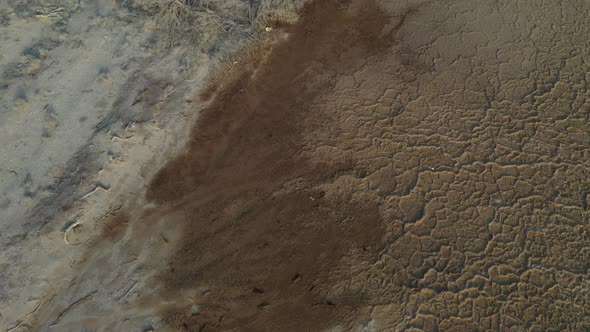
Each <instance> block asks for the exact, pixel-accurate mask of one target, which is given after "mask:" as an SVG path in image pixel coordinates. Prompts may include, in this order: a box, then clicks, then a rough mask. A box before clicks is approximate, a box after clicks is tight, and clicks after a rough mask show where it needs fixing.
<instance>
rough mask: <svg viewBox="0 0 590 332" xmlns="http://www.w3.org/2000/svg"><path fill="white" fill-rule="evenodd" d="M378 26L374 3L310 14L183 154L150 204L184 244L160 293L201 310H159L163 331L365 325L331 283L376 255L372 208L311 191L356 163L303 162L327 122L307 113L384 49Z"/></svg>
mask: <svg viewBox="0 0 590 332" xmlns="http://www.w3.org/2000/svg"><path fill="white" fill-rule="evenodd" d="M388 23H389V19H388V17H386V16H385V15H384V14H383V13H382V12H381V10H380V9H379V8H378V6H377V5H376V4H375V3H373V2H371V1H363V2H359V3H356V2H355V3H353V4H348V5H343V4H341V3H338V2H336V1H317V2H313V3H311V4H309V5H307V6H305V7H304V8H303V10H302V12H301V20H300V21H299V23H297V24H296V25H294V26H291V27H289V28H288V33H289V38H288V39H287V40H286V41H284V42H281V43H279V44H278V45H276V46H275V47H274V49H273V51H272V52H271V53H270V55H268V59H267V61H266V62H265V63H264V64H262V65H261V66H260V67H258V68H256V71H255V73H254V72H253V71H244V72H242V73H241V75H240V76H239V79H237V80H235V81H234V82H232V83H231V84H227V85H226V88H225V89H224V90H223V91H220V92H218V95H217V96H216V98H215V99H214V100H213V101H212V104H211V106H210V107H209V108H208V109H206V110H205V111H203V112H202V113H201V115H200V118H199V120H198V123H197V124H196V126H195V128H194V130H193V134H192V137H191V140H190V142H189V144H188V146H187V149H186V151H185V152H184V153H182V154H181V155H180V156H179V157H178V158H176V159H175V160H172V161H170V162H169V163H168V164H167V165H166V166H165V167H164V168H163V169H162V170H161V171H160V172H159V173H158V174H157V176H156V177H155V179H154V180H153V182H152V183H151V186H150V187H149V190H148V194H147V197H148V199H149V200H151V201H154V202H157V203H160V204H162V205H163V206H166V207H167V208H171V209H173V210H175V215H180V216H181V217H178V220H174V221H171V225H170V227H181V228H182V229H183V233H184V238H183V239H182V241H181V244H180V246H179V250H178V252H177V253H176V254H175V255H174V256H173V259H172V260H171V261H170V263H169V264H168V268H167V270H166V271H163V272H162V273H161V274H160V275H159V277H158V278H157V280H158V283H159V284H160V285H159V286H158V287H160V288H161V289H163V290H164V295H163V296H164V298H166V299H169V300H172V301H173V299H174V297H176V296H189V297H190V298H194V299H195V301H196V302H195V303H198V304H195V308H193V309H191V308H176V307H174V306H171V307H170V306H169V307H168V308H166V310H164V314H163V315H164V316H165V319H166V320H167V321H168V323H170V324H172V325H173V326H175V327H177V328H179V329H184V330H189V331H201V330H226V329H243V330H253V331H262V330H266V331H286V330H289V331H296V330H318V329H324V328H330V327H333V326H338V325H340V326H342V327H346V326H350V325H349V324H351V322H356V321H359V320H362V319H366V318H367V317H368V313H369V308H368V307H367V301H366V296H365V295H364V294H362V293H358V292H357V293H347V292H338V291H334V290H333V289H332V288H333V287H335V285H337V284H338V282H340V281H342V280H340V279H342V278H346V274H347V273H344V274H343V273H339V274H333V273H331V272H332V271H333V270H334V269H336V268H337V267H338V266H339V264H340V263H341V261H342V260H343V259H345V258H346V257H348V256H350V255H353V254H354V255H355V257H363V256H367V257H368V255H369V254H370V253H371V252H373V253H374V252H375V251H376V250H378V249H379V248H380V246H381V244H380V242H381V235H382V230H381V225H380V216H379V210H378V207H377V204H375V203H374V202H371V201H370V200H367V201H365V202H362V203H361V202H358V201H355V202H353V201H351V200H350V199H349V198H344V197H340V198H337V199H335V198H327V196H324V192H322V191H321V190H320V189H319V186H321V185H322V184H324V183H326V182H330V181H331V179H333V177H334V175H335V174H339V173H341V172H343V171H346V170H347V169H348V170H350V169H351V168H352V167H354V164H355V162H354V161H350V162H345V163H342V162H333V161H331V160H309V159H308V157H306V155H305V153H304V151H303V149H304V146H306V142H307V136H308V135H314V133H315V132H318V131H321V130H326V128H327V127H326V121H328V120H329V117H330V114H325V112H323V111H320V108H317V107H314V105H315V104H316V103H317V102H318V100H319V98H320V97H321V96H322V95H323V94H325V93H330V92H331V91H332V88H333V87H334V84H335V83H336V81H337V78H338V77H339V76H340V75H342V74H348V73H353V72H355V71H356V70H358V68H360V67H362V66H363V65H364V63H365V62H366V61H368V60H369V59H370V58H371V56H373V55H376V54H378V53H381V52H383V51H384V50H386V48H387V46H388V45H389V41H390V40H392V37H391V33H392V32H393V31H392V28H391V27H390V28H389V29H388V28H387V27H388ZM392 27H393V26H392ZM308 148H309V146H308ZM331 197H336V196H331ZM179 212H180V213H179ZM253 290H256V291H253Z"/></svg>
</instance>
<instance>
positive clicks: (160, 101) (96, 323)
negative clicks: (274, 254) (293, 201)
mask: <svg viewBox="0 0 590 332" xmlns="http://www.w3.org/2000/svg"><path fill="white" fill-rule="evenodd" d="M16 2H18V1H15V3H16ZM97 4H99V5H97ZM380 4H381V7H382V8H384V11H385V12H387V13H389V14H390V15H391V17H393V18H392V23H391V24H392V25H393V26H396V24H399V22H400V21H402V19H400V17H403V24H401V25H400V27H401V28H400V27H398V28H399V31H398V32H397V33H396V35H395V36H396V38H397V40H398V41H399V43H397V44H394V46H392V47H391V48H390V49H388V52H389V53H388V54H391V55H392V56H390V57H388V56H383V57H381V58H379V57H376V58H374V59H371V61H370V62H368V63H367V64H366V65H365V66H362V68H359V70H358V71H355V72H354V73H352V74H350V75H349V76H343V77H340V76H338V78H337V79H338V80H337V83H335V84H334V89H333V90H332V91H331V92H330V93H325V94H323V95H322V100H321V102H318V103H317V109H321V110H323V109H326V110H328V111H325V112H326V114H330V115H331V116H333V119H336V120H334V121H333V122H332V123H330V128H331V129H333V130H334V132H336V133H345V135H341V134H338V135H336V134H334V132H332V131H330V130H326V132H325V133H320V134H319V135H317V136H313V137H314V138H312V139H310V141H309V142H308V144H309V146H310V147H312V148H313V149H312V148H310V149H309V151H313V153H311V154H312V155H313V156H312V157H313V158H316V160H339V159H344V158H345V157H346V158H354V159H355V160H357V164H356V165H355V169H354V170H352V171H351V172H350V173H349V174H348V173H347V174H339V175H338V176H337V177H334V179H333V181H332V182H331V183H326V184H325V185H324V186H323V187H322V186H320V188H322V189H324V190H326V191H327V195H326V197H327V199H331V198H334V197H337V196H338V197H339V195H350V196H351V197H353V199H359V200H365V199H367V200H370V201H374V202H375V204H376V205H378V206H379V207H380V211H379V213H380V217H381V218H382V220H383V223H384V226H383V227H384V234H383V238H384V240H383V241H384V247H383V250H381V251H380V252H379V253H377V254H375V256H374V257H373V256H371V257H370V259H366V261H365V260H362V259H361V258H362V257H361V256H359V257H361V258H359V259H358V261H347V262H345V263H343V265H342V271H336V272H338V273H340V274H342V275H344V276H345V277H346V278H344V277H343V278H342V279H340V280H339V279H337V277H334V278H335V279H334V280H335V281H334V283H333V284H332V285H331V288H330V287H328V288H330V289H329V291H327V292H328V294H330V295H333V296H334V298H337V296H336V295H334V294H340V293H339V292H342V293H344V294H345V295H346V292H347V291H351V292H352V291H362V292H363V294H366V295H367V297H368V298H369V300H368V303H369V304H367V305H366V307H363V308H361V309H359V311H363V310H365V309H366V310H365V311H366V312H365V313H366V317H365V319H364V320H362V321H347V322H343V323H342V324H341V325H338V324H335V325H334V329H333V330H348V329H356V330H367V331H391V330H408V329H414V330H415V331H420V330H423V331H436V330H442V331H445V330H453V331H471V330H472V331H479V330H507V331H508V330H513V331H525V330H529V331H543V330H554V331H558V330H570V331H582V330H584V329H586V328H588V327H590V322H589V319H588V317H590V303H589V302H588V301H589V300H588V299H589V297H588V294H589V292H590V291H589V289H590V287H589V281H588V278H587V275H588V267H589V264H588V262H589V261H590V249H589V248H590V239H589V235H588V234H590V233H589V219H588V216H589V209H588V205H589V204H590V194H589V192H590V182H589V180H588V174H589V169H590V164H589V155H588V153H589V152H588V151H589V148H590V129H589V127H588V116H589V113H590V102H588V98H590V90H589V89H590V87H589V86H588V81H589V80H590V77H589V74H588V73H589V64H590V59H589V58H588V54H590V38H589V37H588V36H589V33H590V31H589V30H588V29H589V26H590V22H589V19H588V18H589V17H590V6H589V5H588V3H587V2H585V1H574V0H571V1H554V0H547V1H497V2H487V1H475V2H473V1H462V0H457V1H444V2H441V3H434V2H426V1H418V2H411V1H409V2H406V1H399V2H396V1H381V2H380ZM417 4H422V6H420V10H418V11H410V13H411V14H408V15H407V18H406V17H405V16H401V15H399V13H407V12H408V8H413V7H414V6H415V5H417ZM3 5H4V3H3ZM11 8H12V7H11ZM128 10H129V9H125V8H114V7H111V6H110V2H108V1H103V2H93V1H88V2H82V4H81V5H80V6H78V7H75V8H73V9H72V12H71V13H70V14H68V15H66V16H67V19H65V20H64V21H63V24H61V23H60V24H57V23H58V22H59V20H61V19H60V18H59V17H60V15H63V14H61V13H62V12H61V11H59V10H58V11H56V12H53V14H51V11H50V12H45V14H51V15H49V16H50V17H44V16H42V17H35V16H34V15H35V11H34V10H32V11H30V12H24V13H22V14H17V13H12V14H11V13H10V10H8V11H9V13H8V14H7V15H8V17H10V22H9V23H8V25H4V26H0V38H1V39H2V40H0V42H1V43H0V50H1V55H2V57H1V58H0V62H1V63H0V66H1V68H2V70H3V71H2V73H3V74H2V75H3V76H2V77H1V79H0V84H5V85H3V88H2V90H1V92H0V93H1V95H0V96H1V98H2V100H1V104H0V142H1V143H2V144H1V146H0V154H1V158H0V208H1V210H0V223H1V225H2V229H1V231H0V232H1V233H0V246H1V248H2V252H1V254H0V280H1V282H0V330H2V331H3V330H14V331H27V330H36V329H40V330H52V331H78V330H80V329H88V330H106V331H142V330H143V331H149V330H151V329H156V330H158V329H160V328H161V329H163V330H166V328H167V326H166V324H164V323H163V322H162V319H163V318H164V317H161V316H160V315H159V312H160V311H159V309H160V308H161V307H166V306H167V305H169V304H170V305H171V306H172V307H174V308H177V309H178V310H179V312H182V314H183V315H186V317H189V318H190V317H193V316H195V315H196V314H197V313H199V312H200V310H201V309H202V308H203V307H206V306H207V305H211V303H210V302H207V301H212V300H210V299H207V298H206V297H205V296H202V297H200V298H199V297H198V294H205V293H206V292H207V290H208V289H207V287H209V286H210V285H213V284H214V283H215V280H204V281H202V282H200V283H196V284H195V286H194V287H195V289H189V290H181V295H182V296H177V297H176V298H174V300H173V301H172V302H171V303H167V302H166V301H164V300H162V301H161V302H142V301H141V299H145V298H149V297H150V295H151V294H152V293H155V292H156V291H157V289H153V288H152V287H153V285H154V283H153V280H154V279H153V277H154V275H155V274H156V273H157V271H158V270H160V269H162V268H163V267H164V266H165V264H166V260H167V259H168V258H169V256H170V255H171V254H174V252H175V250H176V249H178V248H176V247H174V245H173V244H174V243H175V240H177V239H180V238H181V236H182V234H180V230H181V229H180V228H175V227H170V225H168V224H167V223H166V222H167V221H170V220H175V218H176V219H178V220H180V218H177V217H178V216H175V215H174V213H173V212H170V211H160V210H155V211H158V212H157V213H159V214H157V215H155V216H154V215H151V218H150V219H149V220H150V221H152V222H153V223H154V224H153V225H150V227H149V228H145V227H144V228H142V227H141V226H137V225H140V223H138V221H141V220H142V219H141V216H142V215H141V213H139V212H138V213H137V214H136V215H134V216H133V220H134V222H135V225H136V226H131V227H130V230H128V232H127V233H126V234H125V237H123V239H118V241H116V243H115V244H108V245H105V244H100V243H99V244H98V245H96V244H93V242H92V241H91V239H92V238H93V236H94V235H95V234H96V232H97V229H98V224H97V222H99V221H101V220H102V217H103V216H104V215H105V214H108V213H109V212H113V211H114V212H116V211H118V209H120V208H134V207H136V206H138V205H143V204H144V203H145V202H144V201H143V193H144V189H145V186H146V184H147V182H148V181H149V179H150V178H151V176H152V175H153V174H154V172H155V171H156V170H157V169H158V168H159V167H160V166H161V165H162V162H163V161H164V160H166V159H168V158H170V156H172V155H174V153H175V152H177V151H178V149H180V148H181V147H182V145H183V142H184V141H185V139H186V137H187V131H188V129H189V127H190V125H191V124H192V122H193V121H194V120H195V119H196V117H197V116H198V112H199V110H201V108H202V107H203V106H205V105H204V104H203V105H202V104H199V103H198V102H197V101H196V100H195V98H193V97H194V96H195V92H196V91H197V90H199V88H201V87H202V84H203V82H204V78H205V77H206V74H207V72H208V68H209V63H208V62H207V59H208V58H207V57H206V56H201V57H198V56H197V57H195V56H194V55H191V56H189V55H187V53H186V50H184V49H183V48H175V47H171V48H170V49H169V50H167V51H156V50H155V44H156V43H155V42H154V41H153V40H152V39H151V36H152V35H151V31H153V29H154V24H153V22H151V21H150V20H149V19H146V18H145V17H143V16H142V15H139V14H137V13H136V14H133V12H132V11H131V12H128ZM117 13H118V14H117ZM396 14H397V16H396ZM19 15H20V16H19ZM55 15H57V16H55ZM54 16H55V17H54ZM89 17H93V18H92V19H90V18H89ZM125 17H127V18H128V19H125ZM115 22H116V24H115ZM56 24H57V25H56ZM115 25H116V26H117V29H113V26H115ZM64 27H65V28H64ZM60 29H66V31H67V33H64V32H61V31H62V30H60ZM38 41H46V44H43V45H42V46H39V47H38V48H41V50H39V52H38V53H37V52H36V51H34V50H30V51H28V49H29V48H31V47H33V46H35V45H37V44H36V43H38ZM49 41H52V42H51V43H50V42H49ZM23 54H25V55H23ZM195 59H196V60H195ZM194 61H197V62H198V65H196V66H189V65H187V63H191V62H194ZM189 68H191V70H190V74H189V75H187V71H188V69H189ZM320 81H321V80H320ZM318 84H319V85H321V82H320V83H318ZM330 112H333V113H330ZM530 119H533V120H531V121H529V120H530ZM322 135H325V136H322ZM330 135H334V136H333V137H332V136H330ZM325 137H329V138H331V139H332V140H331V141H330V142H331V143H330V144H324V143H323V142H324V141H322V139H323V138H325ZM318 142H319V143H318ZM316 143H317V145H314V144H316ZM342 192H345V193H344V194H342ZM355 197H356V198H355ZM359 197H360V198H359ZM153 208H154V206H153V205H146V206H144V208H143V209H139V210H136V211H140V212H145V211H148V212H149V211H152V209H153ZM146 229H148V230H149V232H148V233H146V232H145V230H146ZM140 230H142V231H140ZM138 239H140V240H141V241H138ZM89 240H90V241H89ZM212 242H215V241H212ZM92 245H96V246H95V247H93V250H87V248H88V247H90V246H92ZM238 249H241V248H238ZM228 256H231V255H229V254H228ZM347 264H348V265H347ZM72 267H76V269H73V268H72ZM205 268H206V267H204V269H205ZM347 268H348V269H347ZM350 271H354V273H353V274H350ZM198 287H201V288H198ZM249 290H250V292H251V289H249ZM222 291H223V290H222ZM195 294H197V295H195ZM236 294H237V295H236ZM236 294H234V295H232V296H234V297H231V296H229V297H227V298H226V297H222V300H227V301H228V303H230V304H228V306H229V305H234V304H235V303H238V304H236V308H237V309H238V310H235V311H232V310H229V313H228V312H226V311H223V310H220V313H219V315H221V316H230V319H231V315H232V314H234V312H236V311H239V310H242V307H240V306H239V303H240V301H241V300H242V299H243V298H244V297H245V296H250V295H244V294H241V293H239V294H238V292H237V291H236ZM281 294H282V293H280V291H279V293H278V295H279V296H280V295H281ZM185 295H186V296H185ZM215 296H216V295H215V294H214V295H211V297H213V298H214V297H215ZM223 296H225V295H223ZM228 298H229V300H228ZM336 302H337V301H336ZM335 306H336V307H338V303H336V305H335ZM212 310H214V309H212ZM224 310H225V309H224ZM265 310H267V311H266V312H271V313H272V310H273V306H272V305H270V306H269V308H267V309H265ZM295 314H296V313H295ZM214 317H215V316H214ZM257 317H258V316H254V318H252V321H254V322H257V321H256V319H258V318H257ZM204 319H205V320H206V319H208V318H207V317H205V318H204ZM264 319H265V318H264V317H263V318H261V319H260V320H261V321H263V322H264ZM32 322H35V323H36V324H38V325H35V326H36V327H35V328H32V327H31V326H33V325H31V324H32ZM197 323H201V322H200V321H197ZM220 324H221V323H220ZM168 328H169V329H171V328H170V327H168Z"/></svg>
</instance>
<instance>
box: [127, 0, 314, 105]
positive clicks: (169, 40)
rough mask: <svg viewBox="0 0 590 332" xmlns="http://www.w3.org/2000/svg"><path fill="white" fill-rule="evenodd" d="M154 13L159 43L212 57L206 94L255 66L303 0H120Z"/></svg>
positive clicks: (292, 17)
mask: <svg viewBox="0 0 590 332" xmlns="http://www.w3.org/2000/svg"><path fill="white" fill-rule="evenodd" d="M125 1H127V2H128V3H131V2H132V3H133V6H134V7H142V8H144V10H143V11H144V12H146V13H147V12H151V13H153V16H154V19H155V21H156V26H157V29H159V30H160V31H163V32H164V36H166V38H162V39H161V41H162V42H163V43H164V44H163V45H162V46H164V47H172V46H185V47H189V48H191V47H192V48H195V49H196V50H197V53H200V54H206V55H207V56H208V58H209V59H210V60H212V62H213V71H212V73H211V74H210V76H209V84H208V85H207V88H206V89H205V91H203V93H202V96H203V97H204V98H207V97H209V96H211V94H212V93H213V92H214V91H216V89H217V87H219V86H221V85H222V84H223V83H224V82H225V83H227V82H231V81H232V80H234V79H235V78H236V77H239V76H240V75H243V73H245V72H252V73H253V72H254V71H255V68H256V67H257V66H258V65H259V64H260V63H261V62H262V61H264V59H265V58H266V55H267V54H268V52H269V51H270V49H271V44H272V43H273V42H274V41H276V39H277V38H279V37H278V36H280V32H277V30H280V28H283V27H286V26H288V25H291V24H293V23H295V22H296V21H297V17H298V11H299V9H300V8H301V7H302V5H303V3H304V2H305V1H307V0H249V1H244V0H125Z"/></svg>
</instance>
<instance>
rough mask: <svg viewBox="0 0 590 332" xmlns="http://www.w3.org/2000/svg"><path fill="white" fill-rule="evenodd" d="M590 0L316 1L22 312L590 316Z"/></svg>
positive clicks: (40, 323) (297, 318)
mask: <svg viewBox="0 0 590 332" xmlns="http://www.w3.org/2000/svg"><path fill="white" fill-rule="evenodd" d="M588 17H590V5H589V4H588V3H587V2H583V1H561V2H558V1H535V2H527V1H516V2H507V1H506V2H503V1H497V2H489V1H462V0H456V1H442V2H431V1H412V2H404V1H381V2H371V1H358V2H357V1H353V2H352V3H350V4H341V3H336V2H332V1H316V2H314V3H312V4H308V5H307V6H305V7H304V9H303V10H302V12H301V18H300V21H299V22H298V23H297V24H295V25H293V26H288V27H285V28H280V29H275V30H274V31H273V32H272V33H274V34H276V35H277V38H278V39H283V40H282V41H280V42H278V43H276V44H274V45H273V46H272V51H271V52H270V54H264V56H265V58H264V59H263V60H262V61H260V62H259V63H258V66H256V67H255V68H251V67H243V69H242V70H239V69H238V70H237V72H236V73H235V75H232V76H230V77H231V78H233V79H231V80H228V81H226V82H223V84H222V85H220V86H218V87H217V89H213V88H215V87H213V88H212V89H211V91H213V93H212V97H211V99H210V100H209V101H208V106H207V107H206V108H205V109H204V110H203V111H201V113H200V115H199V118H198V120H197V122H196V124H195V126H194V128H193V130H192V134H191V135H190V136H189V138H188V143H187V145H186V147H185V148H184V150H183V151H181V152H180V153H179V155H178V156H176V157H175V158H173V159H171V160H169V161H168V162H167V163H166V165H165V166H164V167H163V168H162V169H160V170H159V171H157V172H156V173H155V176H154V177H153V178H152V180H151V182H150V184H149V187H148V188H147V190H146V193H145V195H144V196H137V197H135V198H130V197H127V198H125V199H123V198H121V201H120V209H113V210H112V211H111V212H110V214H109V215H108V216H107V217H106V218H105V219H104V221H103V222H102V224H101V230H102V233H101V236H96V235H95V236H93V237H92V238H91V240H90V241H89V242H88V243H87V244H86V245H85V246H84V248H83V250H81V251H80V252H81V254H80V255H79V257H77V258H76V261H75V262H73V264H72V271H71V272H69V275H70V276H71V277H69V278H67V277H66V278H65V279H64V281H62V282H61V283H59V284H56V287H55V289H54V290H52V291H51V293H50V294H47V297H46V299H47V300H44V301H42V303H40V304H39V308H34V309H35V310H34V313H33V314H32V315H30V316H29V317H28V318H27V320H26V322H23V323H22V324H21V326H20V327H18V329H21V330H27V329H30V330H54V331H70V330H80V329H86V330H108V331H133V330H140V331H141V330H143V331H150V330H162V331H174V330H181V331H182V330H186V331H219V330H246V331H298V330H301V331H321V330H333V331H341V330H342V331H348V330H366V331H392V330H394V331H395V330H412V329H414V330H416V331H419V330H424V331H437V330H438V331H484V330H491V331H564V330H566V331H585V330H589V329H590V312H589V311H590V303H589V302H590V294H589V293H590V288H589V286H590V284H589V283H590V280H589V278H588V266H589V264H590V233H589V231H590V225H589V205H590V180H589V177H588V175H589V172H590V159H589V158H590V125H589V120H590V119H589V117H590V99H589V98H590V86H589V85H588V82H589V81H590V70H589V69H590V68H589V67H590V66H589V63H590V59H589V56H590V37H589V36H590V24H588V23H589V22H588V20H589V19H588ZM283 35H284V36H283ZM261 56H262V55H261Z"/></svg>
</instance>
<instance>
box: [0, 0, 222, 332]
mask: <svg viewBox="0 0 590 332" xmlns="http://www.w3.org/2000/svg"><path fill="white" fill-rule="evenodd" d="M127 3H131V4H133V3H132V2H130V1H128V2H127ZM0 13H1V14H2V17H3V21H2V24H0V69H1V71H0V98H1V99H0V142H1V146H0V156H1V157H0V225H1V229H0V248H2V249H1V251H0V331H5V330H11V329H14V328H15V327H18V326H21V325H22V324H21V322H23V320H26V319H25V318H26V317H27V315H28V314H30V313H32V312H34V311H35V310H36V309H38V308H39V306H40V305H41V304H42V303H43V302H44V301H46V300H47V299H48V296H51V291H50V290H51V289H52V287H55V286H56V285H61V284H62V280H67V279H63V278H67V276H68V275H70V274H71V273H72V270H71V267H70V265H71V263H73V260H74V259H75V258H74V257H77V256H76V255H77V254H79V253H80V250H81V248H82V247H81V246H80V244H82V243H84V242H85V241H87V240H88V238H89V237H91V236H92V234H94V232H95V230H96V226H97V225H96V223H97V222H98V221H100V220H101V218H102V217H103V216H104V215H105V214H107V213H108V212H109V211H111V210H113V209H116V208H118V207H120V206H121V202H124V201H127V200H129V198H130V197H134V196H141V193H142V192H143V187H144V186H145V184H146V181H147V179H149V178H150V175H151V174H152V172H153V171H155V170H156V169H157V168H158V165H160V164H161V162H162V160H165V159H166V157H170V156H171V155H173V154H174V151H175V150H176V149H177V148H178V147H181V146H182V145H183V142H184V139H185V137H186V136H187V135H186V132H187V129H188V128H189V127H190V125H191V124H192V123H193V122H194V120H195V116H196V115H198V110H199V109H200V106H199V105H197V104H195V103H194V102H193V97H194V96H195V95H196V94H197V91H198V89H200V88H201V84H202V81H203V79H204V77H205V75H206V74H207V72H208V70H209V68H210V63H209V60H208V56H207V55H206V54H205V53H203V50H202V49H199V48H198V47H193V48H191V47H184V46H174V45H171V46H169V47H164V48H163V47H162V45H163V44H165V43H167V41H166V40H165V41H164V42H163V41H162V38H166V35H164V34H163V33H162V32H161V31H159V30H157V24H158V23H157V22H155V19H154V18H153V15H152V16H150V15H147V14H146V13H144V12H142V11H141V10H140V9H137V8H134V7H133V6H131V5H129V6H125V5H121V3H119V5H117V3H116V2H114V1H106V0H105V1H102V0H101V1H81V2H78V1H8V2H4V1H3V2H1V3H0ZM162 36H164V37H162ZM165 46H166V45H165ZM205 51H206V50H205Z"/></svg>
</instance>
